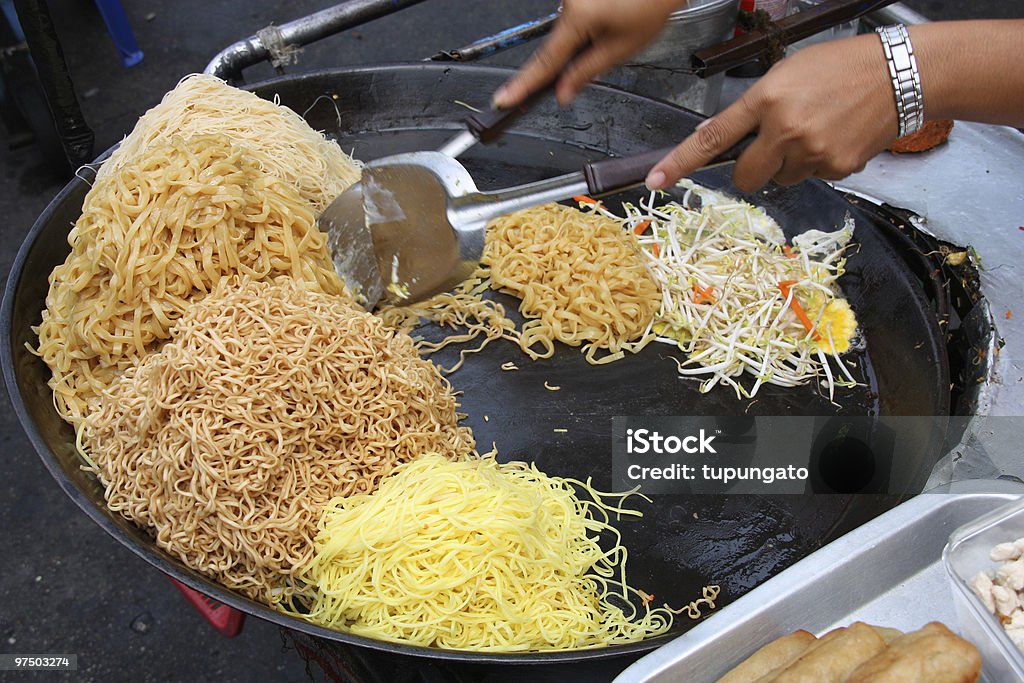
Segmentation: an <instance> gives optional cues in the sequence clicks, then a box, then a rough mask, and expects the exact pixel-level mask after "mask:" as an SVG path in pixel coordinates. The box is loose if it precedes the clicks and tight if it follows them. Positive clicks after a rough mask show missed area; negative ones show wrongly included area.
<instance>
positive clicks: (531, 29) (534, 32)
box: [430, 12, 558, 62]
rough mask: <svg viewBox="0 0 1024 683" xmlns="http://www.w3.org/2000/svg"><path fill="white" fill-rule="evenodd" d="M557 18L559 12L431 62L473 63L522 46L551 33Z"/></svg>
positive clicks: (496, 34)
mask: <svg viewBox="0 0 1024 683" xmlns="http://www.w3.org/2000/svg"><path fill="white" fill-rule="evenodd" d="M557 18H558V12H552V13H551V14H549V15H547V16H546V17H540V18H539V19H534V20H532V21H528V22H526V23H524V24H520V25H519V26H513V27H512V28H508V29H505V30H504V31H501V32H499V33H495V34H494V35H491V36H486V37H484V38H481V39H479V40H476V41H473V42H472V43H470V44H469V45H466V46H464V47H460V48H456V49H454V50H442V51H441V52H438V53H437V54H436V55H434V56H433V57H431V58H430V60H431V61H435V62H471V61H474V60H477V59H480V58H482V57H489V56H490V55H492V54H494V53H496V52H501V51H502V50H507V49H509V48H510V47H516V46H517V45H522V44H523V43H525V42H528V41H530V40H533V39H535V38H539V37H540V36H543V35H545V34H547V33H548V32H550V31H551V26H552V25H553V24H554V23H555V19H557Z"/></svg>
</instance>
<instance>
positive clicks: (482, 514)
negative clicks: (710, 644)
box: [293, 456, 672, 652]
mask: <svg viewBox="0 0 1024 683" xmlns="http://www.w3.org/2000/svg"><path fill="white" fill-rule="evenodd" d="M609 495H610V494H601V493H597V492H595V491H594V490H593V489H592V488H591V487H590V485H589V483H583V482H578V481H574V480H570V479H562V478H559V477H551V476H548V475H546V474H544V473H543V472H541V471H540V470H538V469H537V468H536V466H533V465H527V464H525V463H522V462H512V463H506V464H499V463H497V462H496V461H495V460H494V459H493V458H492V457H484V458H479V459H477V458H474V459H472V460H468V461H448V460H445V459H443V458H440V457H438V456H424V457H422V458H418V459H416V460H415V461H412V462H410V463H406V464H403V465H400V466H399V467H398V468H396V469H395V471H394V473H393V474H392V475H391V476H389V477H387V478H385V479H384V480H382V481H381V484H380V487H379V488H378V489H377V491H376V492H374V493H373V494H370V495H356V496H350V497H348V498H337V499H335V500H332V501H330V503H329V504H328V505H327V506H326V507H325V508H324V513H323V519H322V520H321V522H320V526H319V532H318V534H317V536H316V556H315V558H314V559H313V561H312V562H311V563H310V564H309V565H308V567H307V569H306V571H304V572H303V573H302V576H301V578H302V579H303V580H304V581H306V582H308V583H309V587H308V589H307V590H305V591H303V592H302V593H297V594H296V598H295V599H296V600H297V601H299V602H300V608H299V609H297V610H295V611H294V612H293V613H295V614H296V615H299V616H303V617H305V618H306V619H309V620H310V621H312V622H314V623H317V624H321V625H324V626H327V627H330V628H336V629H342V630H345V631H350V632H352V633H355V634H358V635H361V636H365V637H369V638H377V639H381V640H390V641H396V642H402V643H410V644H414V645H422V646H433V647H442V648H453V649H460V650H474V651H499V652H513V651H524V650H554V649H575V648H585V647H597V646H604V645H612V644H615V643H625V642H631V641H635V640H640V639H642V638H644V637H646V636H651V635H655V634H658V633H662V632H664V631H666V630H667V629H668V628H669V627H670V626H671V624H672V614H671V613H670V612H669V611H668V610H666V609H664V608H655V609H648V608H646V607H637V606H636V605H635V604H634V602H633V600H631V598H634V597H640V598H643V603H644V605H646V604H647V603H649V602H650V601H651V599H652V596H647V597H646V598H644V596H645V595H646V594H641V593H640V592H639V591H635V590H633V589H631V588H630V587H629V586H628V585H627V584H626V577H625V574H626V566H625V563H626V554H627V553H626V549H625V547H624V546H622V545H621V544H620V543H619V535H618V532H617V531H616V530H615V528H614V527H613V526H611V525H610V523H609V516H610V515H611V514H615V515H632V516H639V514H640V513H638V512H635V511H632V510H628V509H624V508H623V507H622V506H621V499H622V498H624V497H625V496H624V494H618V495H615V496H613V497H614V498H617V499H619V500H617V501H614V502H615V503H617V504H612V503H610V502H608V501H607V500H606V499H607V498H608V497H609ZM602 535H605V537H604V538H603V539H602ZM602 541H604V546H605V547H602ZM637 602H640V600H637ZM307 607H308V609H307Z"/></svg>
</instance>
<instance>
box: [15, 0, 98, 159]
mask: <svg viewBox="0 0 1024 683" xmlns="http://www.w3.org/2000/svg"><path fill="white" fill-rule="evenodd" d="M14 7H15V9H17V10H18V18H19V19H20V20H21V27H22V30H24V32H25V41H26V42H27V43H28V47H29V50H30V51H31V53H32V61H33V62H35V65H36V71H37V72H38V74H39V82H40V85H42V88H43V92H44V93H45V95H46V102H47V104H48V105H49V107H50V114H51V115H52V116H53V121H54V126H55V127H56V129H57V135H58V136H59V137H60V141H61V145H62V146H63V147H64V154H65V155H66V156H67V159H68V163H69V164H70V165H71V168H77V167H78V166H81V165H82V164H84V163H87V162H89V161H91V160H92V146H93V142H94V141H95V136H94V135H93V132H92V130H90V128H89V126H88V125H87V124H86V123H85V118H84V117H83V116H82V110H81V108H80V107H79V106H78V98H77V97H76V96H75V88H74V85H73V84H72V82H71V74H70V72H69V71H68V65H67V62H66V61H65V60H64V51H63V50H62V49H61V47H60V40H59V39H58V38H57V31H56V29H55V27H54V25H53V18H52V17H51V16H50V8H49V7H48V6H47V4H46V1H45V0H14Z"/></svg>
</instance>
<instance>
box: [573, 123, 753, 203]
mask: <svg viewBox="0 0 1024 683" xmlns="http://www.w3.org/2000/svg"><path fill="white" fill-rule="evenodd" d="M753 141H754V135H748V136H746V137H745V138H743V139H742V140H740V141H739V142H737V143H736V144H735V145H733V146H732V147H730V148H729V149H727V150H725V151H724V152H722V153H721V154H719V155H718V156H716V157H715V158H714V159H712V160H711V161H709V162H707V163H706V164H704V165H703V166H701V167H700V169H697V170H703V169H705V168H712V167H714V166H721V165H723V164H728V163H732V162H734V161H736V159H738V158H739V156H740V155H741V154H743V151H744V150H746V149H747V146H748V145H750V143H751V142H753ZM673 149H674V148H673V147H663V148H661V149H656V150H653V151H650V152H644V153H643V154H637V155H635V156H628V157H619V158H615V159H604V160H602V161H591V162H589V163H587V164H586V165H584V166H583V175H584V177H586V179H587V188H588V190H589V191H590V194H591V195H595V196H596V195H601V194H606V193H609V192H615V191H617V190H623V189H626V188H629V187H633V186H635V185H639V184H641V183H642V182H644V180H645V179H646V178H647V174H648V173H650V171H651V169H652V168H654V165H655V164H657V163H658V162H659V161H661V160H662V159H663V158H664V157H665V155H667V154H668V153H669V152H671V151H672V150H673Z"/></svg>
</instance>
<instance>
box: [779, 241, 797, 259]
mask: <svg viewBox="0 0 1024 683" xmlns="http://www.w3.org/2000/svg"><path fill="white" fill-rule="evenodd" d="M782 253H783V254H785V255H786V256H788V257H789V258H796V252H795V251H793V247H791V246H789V245H788V244H783V245H782Z"/></svg>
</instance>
